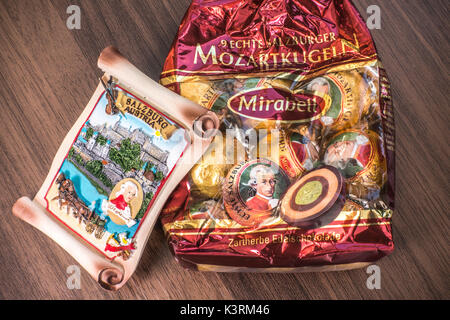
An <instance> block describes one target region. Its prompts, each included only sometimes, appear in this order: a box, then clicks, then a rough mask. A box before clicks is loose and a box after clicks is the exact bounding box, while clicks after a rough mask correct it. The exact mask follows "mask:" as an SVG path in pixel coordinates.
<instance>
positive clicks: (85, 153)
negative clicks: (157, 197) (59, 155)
mask: <svg viewBox="0 0 450 320" xmlns="http://www.w3.org/2000/svg"><path fill="white" fill-rule="evenodd" d="M90 129H91V130H90ZM88 131H90V132H91V135H90V136H89V137H87V136H88V134H87V132H88ZM92 132H93V133H92ZM99 135H100V136H101V137H103V142H100V141H99V139H98V136H99ZM125 139H129V140H130V141H131V143H133V144H139V145H140V160H142V163H143V166H141V167H140V168H136V169H135V168H133V170H130V171H127V172H124V170H123V169H122V168H121V167H120V166H119V165H118V164H117V163H115V162H114V161H112V160H111V159H110V150H111V149H112V148H120V145H121V143H122V142H123V141H124V140H125ZM105 140H106V141H105ZM73 150H74V153H75V154H77V155H80V156H81V158H82V159H83V161H85V162H89V161H92V160H99V161H101V162H102V164H103V168H102V171H103V173H104V174H105V175H106V177H107V178H108V179H109V180H110V181H111V183H112V185H115V184H117V183H118V182H119V181H121V180H122V179H125V178H133V179H136V180H137V181H138V182H139V183H140V184H141V186H142V189H143V191H144V193H145V194H147V193H152V194H154V193H155V192H156V190H157V188H158V186H159V184H160V180H161V177H159V179H158V175H161V174H162V176H163V177H166V176H167V174H168V171H169V169H168V167H167V158H168V156H169V152H168V151H164V150H162V149H161V148H159V147H158V146H156V145H155V144H154V143H153V137H150V136H148V135H147V134H146V133H144V132H143V131H142V129H140V128H138V129H132V128H131V127H130V128H126V127H125V126H123V125H122V124H121V119H119V120H118V121H117V122H116V123H115V124H114V125H112V126H108V125H107V124H103V125H97V126H95V125H92V124H91V123H90V122H89V121H88V122H86V124H85V126H84V128H83V129H82V131H81V134H80V136H79V137H78V139H77V140H76V142H75V143H74V145H73ZM91 178H92V179H95V177H91ZM96 182H98V183H99V184H101V181H96ZM101 185H102V188H103V189H106V190H105V191H106V192H108V193H109V192H110V191H111V188H110V187H108V186H105V185H104V184H101Z"/></svg>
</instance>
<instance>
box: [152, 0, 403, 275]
mask: <svg viewBox="0 0 450 320" xmlns="http://www.w3.org/2000/svg"><path fill="white" fill-rule="evenodd" d="M160 82H161V84H163V85H164V86H166V87H168V88H169V89H171V90H173V91H175V92H177V93H178V94H180V95H182V96H184V97H186V98H188V99H190V100H192V101H194V102H196V103H198V104H200V105H201V106H203V107H205V108H208V109H209V110H212V111H214V112H215V113H216V114H217V115H218V117H219V119H220V121H221V125H220V130H221V134H219V135H217V136H216V138H215V140H214V142H213V144H212V145H211V146H210V148H209V150H208V151H207V152H206V154H205V155H204V156H203V158H202V159H201V160H200V161H199V162H198V163H197V164H196V165H195V166H194V167H193V168H192V170H191V171H190V172H189V174H188V175H187V176H186V177H185V178H184V179H183V181H182V182H181V183H180V184H179V186H178V187H177V189H176V190H175V191H174V192H173V194H172V195H171V197H170V198H169V200H168V201H167V203H166V205H165V208H164V209H163V212H162V214H161V216H160V219H161V222H162V225H163V227H164V230H165V232H166V233H167V236H168V243H169V246H170V248H171V250H172V251H173V253H174V255H175V257H176V259H177V260H178V261H179V262H180V263H181V264H182V265H183V266H185V267H188V268H194V269H197V270H209V271H281V272H283V271H286V272H291V271H322V270H343V269H350V268H357V267H362V266H364V265H366V264H368V263H370V262H373V261H376V260H378V259H380V258H381V257H383V256H385V255H387V254H389V253H391V252H392V251H393V248H394V244H393V240H392V226H391V217H392V213H393V209H394V131H393V129H394V121H393V109H392V104H391V96H390V87H389V82H388V79H387V76H386V72H385V71H384V70H383V69H382V66H381V62H380V60H379V58H378V55H377V52H376V49H375V45H374V43H373V40H372V38H371V36H370V33H369V31H368V29H367V27H366V25H365V23H364V21H363V20H362V18H361V17H360V15H359V14H358V12H357V10H356V9H355V8H354V7H353V5H352V4H351V2H350V1H348V0H320V1H319V0H315V1H314V0H304V1H256V0H240V1H239V0H238V1H236V0H234V1H231V0H218V1H206V0H194V1H193V2H192V4H191V6H190V7H189V9H188V11H187V13H186V15H185V17H184V19H183V21H182V23H181V26H180V29H179V32H178V35H177V38H176V40H175V41H174V43H173V46H172V48H171V50H170V53H169V55H168V57H167V60H166V62H165V65H164V70H163V72H162V74H161V80H160Z"/></svg>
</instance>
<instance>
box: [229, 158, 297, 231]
mask: <svg viewBox="0 0 450 320" xmlns="http://www.w3.org/2000/svg"><path fill="white" fill-rule="evenodd" d="M288 186H289V178H288V177H287V175H286V173H285V172H284V171H283V170H282V169H281V168H280V167H279V166H278V165H277V164H276V163H274V162H272V161H270V160H267V159H257V160H252V161H248V162H243V163H240V164H238V165H236V166H234V167H233V168H232V169H231V170H230V172H229V173H228V176H227V178H226V181H225V183H224V185H223V189H222V191H223V200H224V205H225V209H226V211H227V213H228V214H229V216H230V217H231V218H232V219H233V220H235V221H236V222H238V223H239V224H241V225H243V226H256V225H259V224H260V223H262V222H263V221H264V220H265V219H267V218H269V217H270V216H271V215H272V214H273V212H274V210H275V209H276V208H277V207H278V204H279V202H280V199H281V198H282V196H283V195H284V192H285V191H286V189H287V188H288Z"/></svg>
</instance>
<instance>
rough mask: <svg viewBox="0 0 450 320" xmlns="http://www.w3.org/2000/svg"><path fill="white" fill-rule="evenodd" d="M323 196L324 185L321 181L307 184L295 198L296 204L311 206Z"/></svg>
mask: <svg viewBox="0 0 450 320" xmlns="http://www.w3.org/2000/svg"><path fill="white" fill-rule="evenodd" d="M321 194H322V184H321V183H320V182H319V181H310V182H307V183H305V185H303V186H302V187H301V188H300V189H299V190H298V191H297V195H296V196H295V203H296V204H298V205H307V204H311V203H313V202H314V201H316V200H317V198H318V197H319V196H320V195H321Z"/></svg>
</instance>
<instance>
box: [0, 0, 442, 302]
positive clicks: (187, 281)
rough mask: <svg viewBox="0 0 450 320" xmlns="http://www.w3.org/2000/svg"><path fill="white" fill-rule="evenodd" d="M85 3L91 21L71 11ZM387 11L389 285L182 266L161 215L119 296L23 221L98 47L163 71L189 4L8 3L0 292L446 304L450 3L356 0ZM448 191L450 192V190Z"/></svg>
mask: <svg viewBox="0 0 450 320" xmlns="http://www.w3.org/2000/svg"><path fill="white" fill-rule="evenodd" d="M70 4H78V5H80V6H81V10H82V13H81V14H82V15H81V30H73V31H71V30H68V28H67V27H66V19H67V17H68V14H67V13H66V9H67V7H68V6H69V5H70ZM371 4H377V5H379V6H380V8H381V14H382V15H381V17H382V26H381V30H372V34H373V36H374V38H375V41H376V44H377V48H378V50H379V53H380V54H381V57H382V59H383V63H384V66H385V68H386V69H387V71H388V73H389V76H390V78H391V82H392V88H393V98H394V103H395V106H396V113H395V115H396V133H397V145H396V157H397V158H396V159H397V189H396V198H397V203H396V212H395V216H394V218H393V225H394V240H395V243H396V250H395V251H394V253H393V254H392V255H391V256H389V257H386V258H384V259H382V260H380V261H379V262H377V263H376V264H377V265H378V266H379V267H380V268H381V289H380V290H369V289H368V288H367V286H366V280H367V277H368V274H367V273H366V270H365V269H359V270H353V271H347V272H338V273H311V274H242V273H234V274H233V273H223V274H222V273H201V272H193V271H188V270H184V269H183V268H182V267H180V266H179V265H178V264H177V263H176V262H175V260H174V258H173V257H172V255H171V253H170V252H169V249H168V247H167V245H166V242H165V236H164V234H163V231H162V227H161V224H160V223H158V224H157V225H156V228H155V231H154V232H153V234H152V235H151V238H150V240H149V242H148V245H147V248H146V249H145V252H144V255H143V258H142V260H141V263H140V265H139V267H138V269H137V271H136V273H135V275H134V276H133V277H132V279H131V280H130V281H129V282H128V284H127V285H125V287H123V288H122V289H121V290H120V291H119V292H115V293H114V292H108V291H105V290H103V289H101V288H100V287H99V286H98V285H97V284H96V282H95V281H93V280H92V279H91V278H90V277H89V275H88V274H87V273H86V272H84V271H82V279H81V289H79V290H69V289H68V288H67V286H66V280H67V277H68V274H67V272H66V269H67V267H68V266H70V265H73V264H75V261H74V260H73V258H72V257H71V256H70V255H69V254H67V253H66V252H65V251H64V250H63V249H61V248H60V247H59V246H58V245H56V244H55V243H54V242H52V241H51V240H50V239H48V238H47V237H46V236H44V235H43V234H41V233H40V232H38V231H37V230H35V229H34V228H32V227H31V226H29V225H28V224H25V223H23V222H22V221H20V220H18V219H16V218H14V217H13V216H12V213H11V207H12V205H13V203H14V202H15V200H16V199H17V198H19V197H20V196H22V195H27V196H29V197H33V196H34V195H35V193H36V192H37V191H38V189H39V187H40V186H41V184H42V183H43V181H44V178H45V177H46V175H47V172H48V170H49V168H50V164H51V161H52V159H53V156H54V155H55V153H56V151H57V149H58V147H59V145H60V143H61V142H62V140H63V138H64V136H65V134H66V133H67V132H68V130H69V129H70V128H71V126H72V124H73V123H74V122H75V120H76V119H77V118H78V116H79V114H80V113H81V111H82V110H83V109H84V107H85V105H86V103H87V102H88V100H89V98H90V97H91V95H92V93H93V92H94V89H95V88H96V86H97V83H98V77H99V75H100V74H101V72H100V70H99V69H97V67H96V61H97V57H98V54H99V53H100V52H101V50H102V49H103V48H104V47H106V46H108V45H111V44H112V45H115V46H117V47H118V48H120V50H121V51H122V52H123V53H124V55H125V56H127V57H129V58H130V60H131V61H133V62H134V63H135V64H136V65H137V66H138V67H139V68H140V69H141V70H144V71H145V72H146V73H147V74H148V75H149V76H150V77H152V78H153V79H155V80H157V79H158V78H159V73H160V72H161V70H162V65H163V62H164V59H165V57H166V55H167V53H168V51H169V48H170V45H171V43H172V40H173V38H174V36H175V34H176V31H177V29H178V25H179V22H180V21H181V19H182V17H183V15H184V13H185V11H186V9H187V7H188V5H189V0H172V1H170V0H163V1H161V0H129V1H118V0H114V1H106V0H101V1H100V0H85V1H79V0H70V1H69V0H59V1H56V0H55V1H48V0H39V1H34V0H33V1H32V0H0V44H1V45H0V47H1V50H0V97H1V104H0V110H1V116H0V119H1V120H0V121H1V122H0V123H1V125H0V185H1V195H0V209H1V211H0V212H1V215H0V299H222V298H223V299H432V298H437V299H448V298H450V295H449V282H448V276H449V273H448V270H449V263H448V262H449V259H448V244H447V243H448V234H449V230H448V209H449V206H448V202H447V201H448V192H449V184H448V176H449V174H448V171H449V170H448V169H449V167H448V159H449V144H448V136H449V130H448V123H449V116H448V114H449V108H448V106H449V103H448V99H449V92H448V87H447V84H446V81H448V80H449V70H448V68H447V66H448V65H449V58H448V57H449V52H450V50H449V37H448V32H447V30H448V29H447V28H448V23H447V22H446V21H448V13H449V12H448V11H449V10H448V9H449V5H448V1H445V0H441V1H439V0H430V1H423V0H394V1H392V0H363V1H355V5H356V6H357V7H358V9H359V10H360V12H361V13H362V14H363V16H365V17H366V16H367V15H366V13H365V12H366V8H367V7H368V6H369V5H371ZM446 195H447V196H446Z"/></svg>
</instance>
